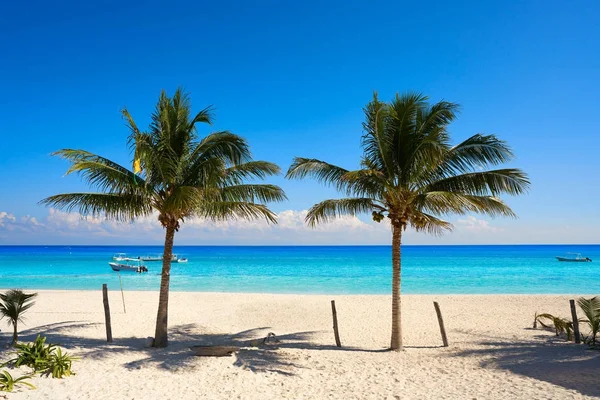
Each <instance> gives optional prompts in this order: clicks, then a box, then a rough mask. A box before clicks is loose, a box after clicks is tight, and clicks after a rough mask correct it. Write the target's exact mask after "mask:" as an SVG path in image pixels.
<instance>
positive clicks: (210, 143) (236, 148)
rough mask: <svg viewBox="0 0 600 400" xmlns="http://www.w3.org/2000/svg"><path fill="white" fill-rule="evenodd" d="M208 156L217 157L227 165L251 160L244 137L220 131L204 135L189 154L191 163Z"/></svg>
mask: <svg viewBox="0 0 600 400" xmlns="http://www.w3.org/2000/svg"><path fill="white" fill-rule="evenodd" d="M208 158H219V159H221V160H223V161H224V162H225V163H227V164H229V165H238V164H241V163H245V162H249V161H251V158H252V154H251V153H250V148H249V146H248V142H246V140H245V139H244V138H242V137H241V136H238V135H235V134H233V133H231V132H228V131H221V132H214V133H211V134H209V135H207V136H205V137H204V138H203V139H202V140H201V141H200V143H198V144H197V145H196V146H195V147H194V149H193V151H192V153H191V155H190V160H191V162H192V163H201V162H202V161H204V160H206V159H208Z"/></svg>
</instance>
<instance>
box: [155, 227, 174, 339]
mask: <svg viewBox="0 0 600 400" xmlns="http://www.w3.org/2000/svg"><path fill="white" fill-rule="evenodd" d="M174 237H175V227H174V226H172V225H167V228H166V235H165V249H164V253H163V267H162V274H161V279H160V295H159V298H158V314H157V316H156V331H155V333H154V347H166V346H167V344H168V340H167V323H168V316H169V282H170V280H171V257H172V255H173V239H174Z"/></svg>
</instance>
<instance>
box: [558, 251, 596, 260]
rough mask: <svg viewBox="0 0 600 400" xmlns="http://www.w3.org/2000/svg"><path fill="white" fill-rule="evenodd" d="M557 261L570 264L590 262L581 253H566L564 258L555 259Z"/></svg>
mask: <svg viewBox="0 0 600 400" xmlns="http://www.w3.org/2000/svg"><path fill="white" fill-rule="evenodd" d="M556 259H557V260H558V261H570V262H592V259H591V258H589V257H584V256H582V255H581V253H567V254H566V255H565V256H564V257H556Z"/></svg>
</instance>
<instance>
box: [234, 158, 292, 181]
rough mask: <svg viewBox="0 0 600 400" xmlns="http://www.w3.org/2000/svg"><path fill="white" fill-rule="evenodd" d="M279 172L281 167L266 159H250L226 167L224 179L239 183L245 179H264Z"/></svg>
mask: <svg viewBox="0 0 600 400" xmlns="http://www.w3.org/2000/svg"><path fill="white" fill-rule="evenodd" d="M280 172H281V168H279V166H278V165H276V164H273V163H270V162H267V161H250V162H245V163H243V164H238V165H234V166H232V167H229V168H227V169H226V170H225V177H224V181H225V182H226V183H227V184H236V185H239V184H241V183H242V182H244V181H245V180H246V179H264V178H266V177H267V176H271V175H277V174H279V173H280Z"/></svg>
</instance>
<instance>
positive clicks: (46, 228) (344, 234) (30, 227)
mask: <svg viewBox="0 0 600 400" xmlns="http://www.w3.org/2000/svg"><path fill="white" fill-rule="evenodd" d="M307 212H308V211H307V210H285V211H281V212H280V213H278V214H277V219H278V224H275V225H274V224H269V223H267V222H266V221H264V220H252V221H248V220H229V221H218V222H213V221H209V220H205V219H202V218H191V219H188V220H186V221H185V223H184V224H183V225H182V228H181V229H180V231H179V232H178V234H177V236H176V244H180V245H184V244H190V245H201V244H218V245H227V244H232V245H235V244H249V245H287V244H313V245H315V244H316V245H325V244H348V245H351V244H389V243H390V240H391V234H390V226H389V223H387V222H386V221H385V220H384V222H382V223H376V222H373V221H371V220H369V219H366V218H365V219H361V218H357V217H351V216H346V217H343V218H339V219H336V220H333V221H331V222H330V223H327V224H320V225H318V226H317V227H315V228H314V229H313V228H310V227H308V226H307V225H306V223H305V221H304V220H305V218H306V214H307ZM500 221H501V222H500ZM452 222H453V223H454V225H455V229H454V231H453V232H451V233H448V234H446V235H444V236H442V237H433V236H428V235H425V234H417V233H415V232H413V231H411V230H408V231H407V232H406V233H405V235H404V237H403V242H404V243H406V244H486V243H593V242H598V241H600V237H599V234H598V231H597V230H595V231H592V230H590V229H588V230H585V229H581V227H579V228H578V229H573V228H572V227H566V226H565V227H553V228H549V227H544V226H532V225H530V224H525V223H519V221H514V220H498V221H496V220H494V221H490V220H487V219H483V218H478V217H475V216H465V217H460V218H458V219H456V220H454V221H452ZM163 241H164V230H163V228H162V227H161V226H160V224H159V222H158V219H157V216H156V215H149V216H146V217H144V218H140V219H138V220H136V221H135V222H133V223H120V222H116V221H112V220H108V219H106V218H102V217H91V216H83V215H81V214H79V213H74V212H71V213H68V212H63V211H60V210H56V209H52V208H51V209H49V210H48V213H47V214H46V215H45V216H43V217H33V216H30V215H25V216H20V217H19V216H16V215H14V213H10V212H8V211H0V244H162V243H163Z"/></svg>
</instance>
